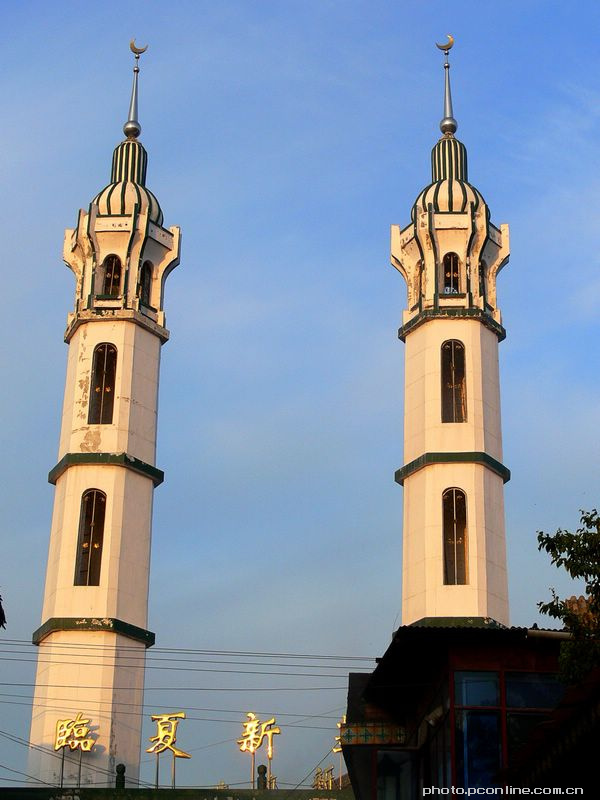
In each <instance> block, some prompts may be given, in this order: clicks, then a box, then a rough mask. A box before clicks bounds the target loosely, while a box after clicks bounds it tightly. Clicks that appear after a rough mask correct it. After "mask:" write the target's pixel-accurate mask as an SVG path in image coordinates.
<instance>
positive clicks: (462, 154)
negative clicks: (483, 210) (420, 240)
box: [413, 136, 485, 220]
mask: <svg viewBox="0 0 600 800" xmlns="http://www.w3.org/2000/svg"><path fill="white" fill-rule="evenodd" d="M431 180H432V183H430V184H429V186H427V187H426V188H425V189H423V191H422V192H421V193H420V195H419V196H418V197H417V199H416V201H415V204H414V206H413V220H414V218H415V213H416V210H417V208H422V209H424V210H425V209H427V208H428V206H429V204H430V203H431V205H432V206H433V209H434V211H456V212H464V211H466V210H467V209H468V208H469V207H470V205H471V203H473V205H474V207H475V208H476V209H477V208H478V207H479V205H480V203H485V200H484V199H483V197H482V196H481V195H480V193H479V192H478V191H477V189H476V188H475V187H474V186H471V184H470V183H469V182H468V178H467V148H466V147H465V146H464V144H463V143H462V142H459V141H458V139H455V138H454V136H443V137H442V138H441V139H440V140H439V141H438V142H437V143H436V145H435V147H434V148H433V150H432V151H431Z"/></svg>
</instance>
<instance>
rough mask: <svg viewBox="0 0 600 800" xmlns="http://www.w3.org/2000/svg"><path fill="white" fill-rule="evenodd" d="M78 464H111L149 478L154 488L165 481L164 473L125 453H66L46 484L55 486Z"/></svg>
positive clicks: (51, 472)
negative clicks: (70, 468)
mask: <svg viewBox="0 0 600 800" xmlns="http://www.w3.org/2000/svg"><path fill="white" fill-rule="evenodd" d="M80 464H111V465H116V466H119V467H125V468H126V469H131V470H133V471H134V472H137V473H138V475H143V476H144V477H145V478H150V480H151V481H152V483H153V484H154V485H155V486H160V484H161V483H162V482H163V481H164V479H165V473H164V472H163V471H162V470H160V469H157V468H156V467H153V466H152V465H151V464H146V462H145V461H140V459H139V458H135V457H134V456H130V455H128V454H127V453H67V454H66V455H65V456H63V457H62V458H61V460H60V461H59V462H58V464H57V465H56V466H55V467H53V468H52V469H51V470H50V472H49V473H48V483H52V484H53V485H54V484H56V481H57V480H58V479H59V478H60V476H61V475H62V474H63V473H64V472H65V471H66V470H67V469H68V468H69V467H73V466H79V465H80Z"/></svg>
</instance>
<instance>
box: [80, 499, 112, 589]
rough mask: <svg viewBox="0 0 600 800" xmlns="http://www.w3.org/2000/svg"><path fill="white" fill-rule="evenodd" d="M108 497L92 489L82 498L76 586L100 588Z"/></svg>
mask: <svg viewBox="0 0 600 800" xmlns="http://www.w3.org/2000/svg"><path fill="white" fill-rule="evenodd" d="M105 510H106V495H105V494H104V492H100V491H99V490H98V489H90V490H89V491H87V492H85V494H84V495H83V497H82V498H81V512H80V518H79V536H78V541H77V562H76V565H75V581H74V583H75V586H99V585H100V566H101V563H102V544H103V539H104V514H105Z"/></svg>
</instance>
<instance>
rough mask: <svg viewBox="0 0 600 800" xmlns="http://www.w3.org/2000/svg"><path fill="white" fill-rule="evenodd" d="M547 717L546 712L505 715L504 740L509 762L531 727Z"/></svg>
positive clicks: (531, 729) (526, 737)
mask: <svg viewBox="0 0 600 800" xmlns="http://www.w3.org/2000/svg"><path fill="white" fill-rule="evenodd" d="M548 718H549V715H548V714H537V713H533V714H532V713H522V712H521V713H518V712H517V713H514V712H511V713H510V714H507V715H506V741H507V745H508V760H509V763H510V761H511V759H512V757H513V755H514V754H515V752H516V751H517V750H518V749H519V748H520V747H521V746H522V745H524V744H525V742H527V741H528V739H529V736H530V735H531V732H532V731H533V729H534V728H535V727H537V726H538V725H539V724H540V722H544V721H545V720H547V719H548Z"/></svg>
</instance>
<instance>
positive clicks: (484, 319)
mask: <svg viewBox="0 0 600 800" xmlns="http://www.w3.org/2000/svg"><path fill="white" fill-rule="evenodd" d="M444 296H446V295H444ZM448 296H450V297H451V296H452V295H448ZM440 317H441V318H446V319H452V318H453V317H458V318H461V317H462V318H470V319H476V320H479V322H481V323H482V324H483V325H485V327H486V328H489V329H490V330H491V331H492V333H495V334H496V336H497V337H498V341H499V342H501V341H503V339H505V338H506V331H505V330H504V328H503V327H502V325H500V324H499V323H498V322H496V320H494V319H492V317H490V315H489V314H486V313H485V311H482V310H481V309H480V308H437V309H434V308H427V309H425V310H424V311H420V312H419V313H418V314H417V315H416V316H414V317H413V318H412V319H410V320H409V321H408V322H407V323H406V325H403V326H402V327H401V328H399V329H398V338H399V339H401V340H402V341H404V340H405V339H406V337H407V336H408V334H409V333H411V332H412V331H413V330H415V328H418V327H419V326H420V325H422V324H423V323H424V322H428V321H429V320H430V319H434V318H440Z"/></svg>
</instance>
